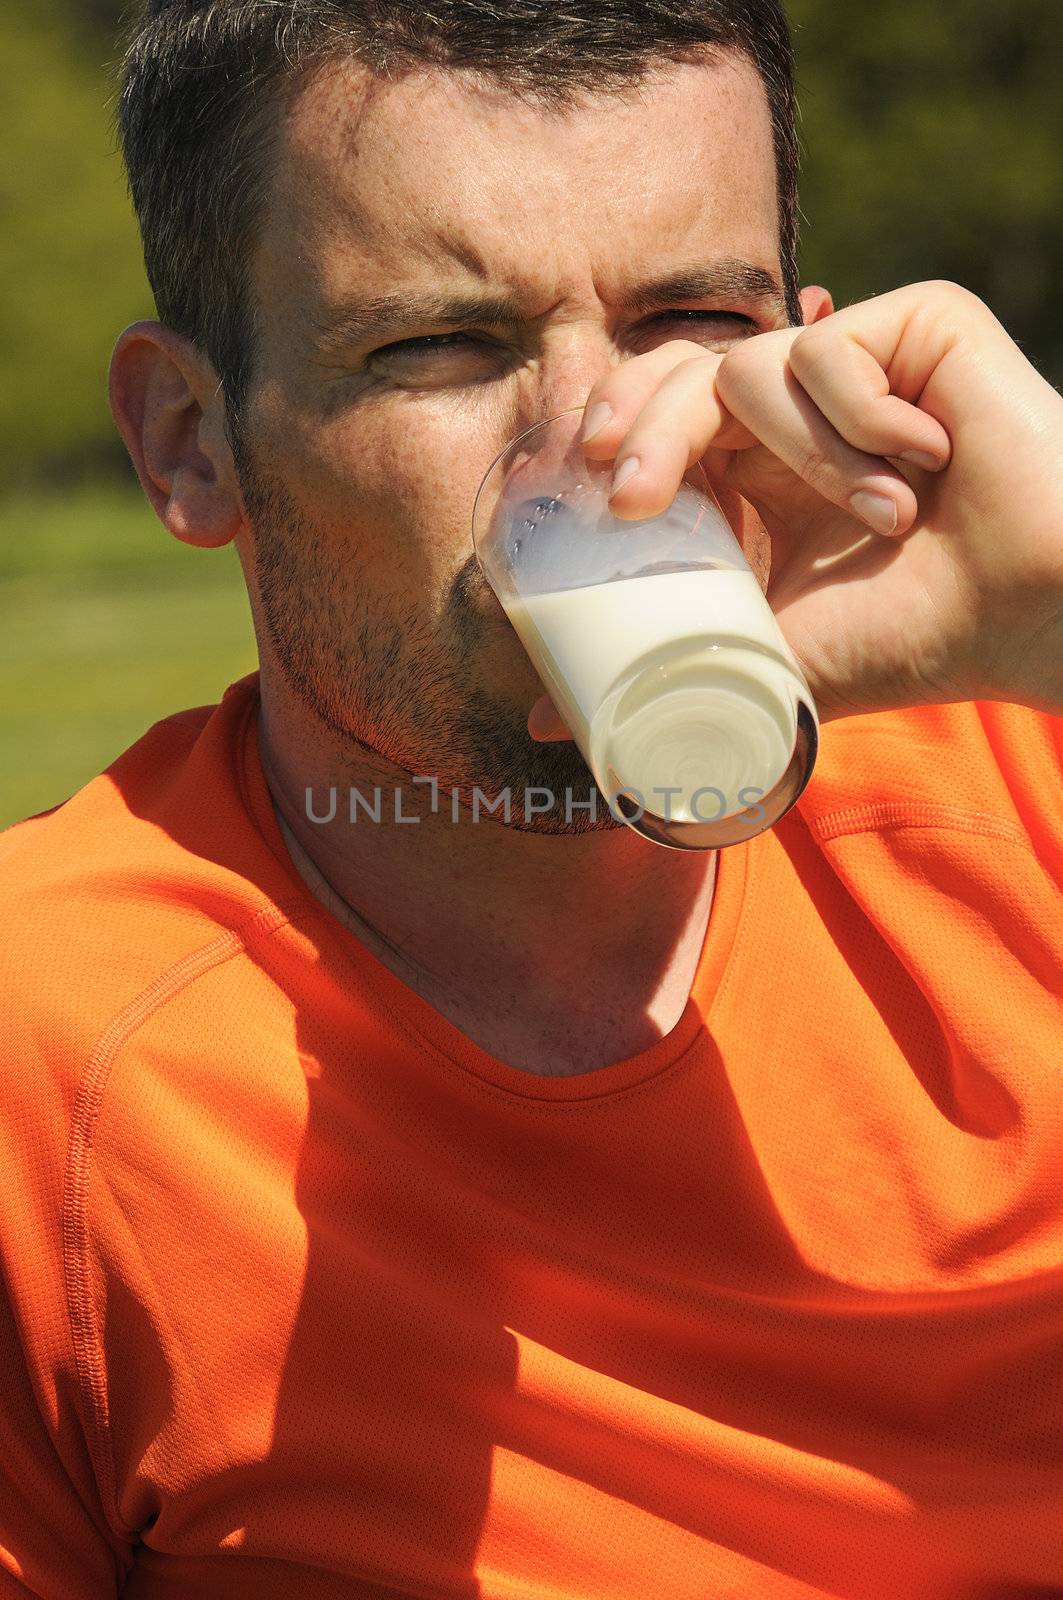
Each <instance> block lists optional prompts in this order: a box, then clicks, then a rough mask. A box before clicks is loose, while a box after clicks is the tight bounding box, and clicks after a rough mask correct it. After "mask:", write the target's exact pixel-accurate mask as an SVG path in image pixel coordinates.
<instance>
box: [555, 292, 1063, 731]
mask: <svg viewBox="0 0 1063 1600" xmlns="http://www.w3.org/2000/svg"><path fill="white" fill-rule="evenodd" d="M601 401H605V402H606V403H607V404H608V405H610V406H611V407H612V409H613V416H612V418H611V419H610V420H609V421H608V422H607V423H606V425H605V426H604V427H603V428H602V429H601V431H600V432H597V433H595V434H594V436H593V437H592V438H591V439H590V440H589V441H588V442H587V444H586V445H585V447H584V448H585V451H586V454H587V456H588V458H589V459H591V460H595V461H607V460H611V459H613V458H614V457H615V458H616V462H617V466H618V467H622V466H623V464H624V462H625V461H627V460H628V459H629V458H630V457H632V456H635V457H637V458H638V461H639V469H638V471H637V472H635V474H634V475H633V476H632V477H631V478H629V479H628V481H627V482H625V483H624V485H623V487H622V488H621V489H619V490H617V491H615V492H614V494H613V496H612V498H611V501H610V504H611V506H612V508H613V510H614V511H615V513H616V515H617V516H618V517H621V518H624V519H636V518H641V517H649V516H654V515H656V514H657V513H659V512H661V511H663V510H664V509H665V508H666V507H667V506H668V505H670V503H671V501H672V499H673V497H674V495H675V492H676V490H677V489H678V487H679V484H680V482H681V480H682V477H683V474H684V472H686V470H687V469H688V468H689V467H690V466H691V465H692V464H693V463H694V462H696V461H700V462H701V463H702V466H703V467H704V469H705V471H706V473H707V475H708V477H709V479H710V481H711V482H712V484H713V487H714V488H715V490H716V491H717V494H718V495H719V496H720V498H721V501H722V503H723V504H724V507H725V510H728V511H729V514H730V506H731V505H733V504H734V503H735V501H736V498H737V497H740V499H738V505H739V506H741V502H742V501H745V502H748V505H749V506H751V507H752V508H753V509H754V510H755V512H756V513H757V515H758V516H759V518H760V520H761V522H762V523H763V526H764V529H765V530H766V532H767V536H768V539H769V540H770V552H771V563H770V575H769V577H768V582H767V596H768V600H769V602H770V604H771V607H772V610H773V611H774V612H775V615H776V617H777V619H778V622H779V626H780V628H781V629H782V632H783V634H784V635H785V637H786V639H787V641H788V643H789V644H790V646H791V647H792V649H793V650H794V651H795V653H796V655H797V657H798V659H799V660H800V662H801V664H802V666H803V668H804V670H805V674H806V676H807V678H808V682H809V687H810V689H811V691H812V694H813V696H814V698H815V701H816V705H817V707H818V709H819V712H820V720H821V721H823V722H827V721H830V720H831V719H833V718H837V717H843V716H852V715H855V714H857V713H861V712H869V711H880V710H891V709H898V708H900V707H902V706H909V705H919V704H924V703H939V704H944V703H949V702H953V701H960V700H974V699H985V700H1012V701H1018V702H1020V703H1023V704H1029V705H1033V706H1035V707H1037V708H1039V709H1043V710H1047V711H1053V712H1057V713H1060V714H1063V398H1061V396H1060V395H1059V394H1057V392H1056V391H1055V390H1054V389H1053V388H1052V387H1051V385H1050V384H1048V383H1047V382H1046V381H1045V379H1044V378H1042V377H1041V376H1040V374H1039V373H1038V372H1037V371H1036V370H1035V368H1034V367H1033V366H1031V364H1030V362H1029V361H1027V359H1026V357H1025V356H1024V355H1023V354H1022V352H1021V351H1020V350H1019V348H1018V346H1017V345H1016V344H1015V343H1014V342H1013V341H1012V340H1011V339H1010V338H1009V336H1008V334H1007V332H1006V331H1005V329H1004V328H1003V327H1002V326H1001V324H1000V323H999V322H998V321H997V319H996V317H995V316H994V315H993V313H992V312H991V311H990V310H989V308H988V307H987V306H986V305H985V304H983V302H982V301H981V300H979V299H978V298H977V297H976V296H975V295H972V294H970V293H969V292H968V291H967V290H965V289H962V288H960V287H958V286H957V285H956V284H951V283H941V282H932V283H920V284H913V285H911V286H909V287H907V288H903V289H897V290H894V291H893V292H892V293H890V294H884V295H880V296H878V297H877V298H875V299H872V300H866V301H863V302H861V303H860V304H858V305H854V306H848V307H846V308H845V309H844V310H842V311H838V312H834V313H833V314H832V315H829V316H826V317H824V318H822V320H820V321H817V322H815V323H813V324H811V325H809V326H807V327H804V328H786V329H783V330H781V331H778V332H770V333H762V334H757V335H755V336H753V337H751V338H749V339H746V340H745V341H743V342H742V343H740V344H738V345H736V346H734V347H733V348H732V349H731V350H729V351H728V352H727V354H726V355H718V354H710V353H707V352H706V351H705V350H704V348H703V347H701V346H698V345H695V344H693V343H691V342H690V341H688V340H685V339H676V340H671V341H669V342H667V343H665V344H663V345H661V346H659V347H658V348H657V349H655V350H653V351H650V352H649V353H647V354H646V355H643V356H637V357H633V358H632V359H630V360H628V361H626V362H624V363H622V364H621V365H620V366H619V367H617V368H614V369H613V370H612V371H610V372H609V373H608V374H607V375H606V376H604V377H603V378H602V379H601V381H600V382H599V383H598V384H596V385H595V387H594V388H593V389H592V390H591V393H590V395H589V396H588V398H587V402H586V406H585V414H589V413H590V412H591V411H592V410H593V408H594V407H595V406H596V405H598V403H599V402H601ZM869 496H871V497H873V498H870V499H869V498H868V497H869ZM748 556H749V551H748V549H747V559H748ZM762 581H763V580H762ZM528 728H529V732H530V733H531V734H532V735H533V736H534V737H536V738H540V739H549V738H565V737H569V736H570V735H569V733H568V729H567V728H566V727H565V725H564V723H563V722H562V721H561V720H560V717H559V716H558V714H557V712H556V710H555V708H554V707H553V705H552V703H551V702H550V700H549V699H548V698H547V697H546V696H543V697H542V699H541V700H539V701H537V702H536V704H535V705H534V706H533V707H532V712H531V715H530V717H529V719H528Z"/></svg>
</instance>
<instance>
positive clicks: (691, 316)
mask: <svg viewBox="0 0 1063 1600" xmlns="http://www.w3.org/2000/svg"><path fill="white" fill-rule="evenodd" d="M706 320H707V321H709V322H741V323H744V324H745V326H746V327H749V328H754V329H755V328H756V323H755V322H754V321H753V318H752V317H746V316H743V315H742V314H741V312H738V311H662V312H660V313H659V314H658V315H657V316H655V317H651V318H650V319H649V323H648V326H650V327H652V326H653V325H654V323H658V322H687V321H706ZM478 342H479V341H478V340H476V339H473V338H472V337H471V336H470V335H469V334H467V333H428V334H424V335H423V336H422V337H421V338H418V339H400V340H399V341H398V343H397V344H386V345H382V346H381V348H380V349H379V350H374V351H373V353H372V356H371V358H370V359H371V360H373V361H379V360H381V359H384V360H390V358H391V357H392V356H396V355H419V354H425V355H431V354H432V353H433V351H436V350H448V349H453V348H454V345H455V344H456V343H458V344H477V343H478Z"/></svg>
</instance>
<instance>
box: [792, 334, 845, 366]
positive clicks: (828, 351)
mask: <svg viewBox="0 0 1063 1600" xmlns="http://www.w3.org/2000/svg"><path fill="white" fill-rule="evenodd" d="M837 341H838V335H837V334H836V333H835V331H834V330H833V329H826V328H803V329H802V330H801V332H800V333H799V334H798V335H797V337H796V339H794V341H793V343H792V344H791V346H790V365H791V366H792V367H794V368H796V369H799V370H800V371H801V372H815V371H817V370H819V369H822V368H823V367H826V366H828V365H829V364H830V363H831V362H832V361H833V359H834V356H835V353H836V351H837V348H838V343H837Z"/></svg>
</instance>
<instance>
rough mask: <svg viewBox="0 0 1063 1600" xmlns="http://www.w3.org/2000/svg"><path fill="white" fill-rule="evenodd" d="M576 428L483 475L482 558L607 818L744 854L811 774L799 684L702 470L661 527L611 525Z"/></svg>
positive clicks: (559, 419) (547, 433) (551, 430)
mask: <svg viewBox="0 0 1063 1600" xmlns="http://www.w3.org/2000/svg"><path fill="white" fill-rule="evenodd" d="M582 417H583V407H582V406H577V407H573V408H572V409H571V410H569V411H563V412H561V413H560V414H559V415H558V416H555V417H551V418H549V419H548V420H547V421H546V422H540V423H537V424H536V426H535V427H534V428H529V429H528V430H527V431H526V432H524V433H522V434H520V435H518V437H517V438H516V439H514V440H512V441H511V443H510V444H509V445H507V447H506V449H505V450H503V451H502V453H501V454H500V455H499V456H498V457H497V458H496V459H495V461H494V462H493V463H492V465H491V467H490V469H489V470H488V472H487V474H486V475H485V477H484V480H483V482H482V483H481V485H480V488H479V491H478V493H477V496H476V501H475V504H474V506H473V548H474V550H475V552H476V557H477V560H478V562H479V564H480V567H481V569H482V571H483V573H484V576H485V577H486V579H487V581H488V583H489V584H490V585H491V587H492V589H493V590H494V592H495V594H496V595H497V596H498V599H499V600H500V602H501V604H502V606H503V607H504V609H505V612H506V615H507V617H508V618H509V621H510V622H511V624H512V625H513V628H514V630H515V631H516V633H517V636H518V638H519V639H520V641H521V643H522V644H523V646H524V648H525V650H526V651H527V653H528V655H529V656H530V658H531V661H532V664H533V666H534V667H535V670H536V672H537V673H538V674H539V677H540V678H541V679H542V682H543V686H544V688H545V690H546V692H547V694H549V696H550V698H551V699H552V700H553V702H554V704H555V705H556V707H557V709H558V711H559V712H560V713H561V715H562V717H563V718H564V720H565V722H566V724H567V725H568V727H569V729H570V730H571V732H572V735H573V737H574V739H575V741H576V744H577V745H578V747H579V749H580V752H581V753H582V755H583V758H584V760H585V761H586V762H587V765H588V766H589V768H590V770H591V773H592V775H593V778H594V781H595V783H596V784H597V786H598V788H599V789H600V790H601V792H602V794H603V795H604V796H605V797H606V799H607V801H608V802H609V804H610V806H611V808H612V810H613V812H614V815H616V816H618V817H620V818H622V819H623V821H625V822H626V823H627V824H628V826H629V827H632V828H634V829H635V831H636V832H638V833H640V834H642V835H643V836H644V837H645V838H647V839H651V840H653V842H654V843H655V844H661V845H665V846H668V847H670V848H672V849H680V850H716V849H720V848H721V847H723V846H726V845H732V844H741V843H744V842H745V841H746V840H747V839H750V838H752V837H753V836H754V835H755V834H758V833H762V832H763V831H764V830H765V829H767V828H771V827H773V826H774V825H775V823H777V822H778V821H779V819H780V818H781V817H783V816H785V814H786V812H787V811H789V810H790V808H791V806H792V805H793V804H794V802H795V801H796V800H797V798H798V797H799V795H800V794H801V792H802V790H803V789H804V788H805V785H806V784H807V783H808V780H809V778H810V777H811V775H812V769H813V766H814V765H815V760H816V751H817V749H818V743H819V718H818V715H817V712H816V707H815V704H814V702H813V699H812V695H811V693H810V691H809V688H808V684H807V682H806V680H805V676H804V673H803V672H802V670H801V666H800V663H799V662H798V660H797V657H796V656H795V655H794V653H793V651H792V650H791V649H790V646H789V645H788V644H787V642H786V640H785V638H784V637H783V634H782V632H781V630H780V628H779V625H778V623H777V622H776V620H775V617H774V614H773V613H772V610H771V607H770V606H769V605H768V602H767V600H766V599H765V596H764V593H763V590H762V589H761V587H760V584H759V583H758V581H757V578H756V576H755V574H754V573H753V571H752V569H751V568H750V566H749V564H748V562H747V561H746V559H745V557H744V555H743V554H742V548H741V546H740V545H739V543H738V540H737V539H736V538H735V536H734V533H733V531H732V529H731V527H730V524H729V523H728V521H727V519H726V517H725V516H724V514H723V511H722V510H721V508H720V504H719V502H718V500H717V499H716V496H715V495H714V494H713V492H712V488H711V486H710V484H709V481H708V479H707V478H706V476H705V473H704V471H703V469H702V468H701V466H700V465H698V464H696V463H695V465H694V466H692V467H691V468H690V469H689V470H688V471H687V472H686V474H685V475H684V478H683V482H682V483H681V484H680V486H679V490H678V492H677V493H676V496H675V498H674V500H673V501H672V504H671V506H670V507H669V508H668V510H667V511H665V512H663V513H662V514H661V515H660V516H655V517H646V518H643V519H640V520H639V521H622V520H620V519H619V518H617V517H615V516H614V515H613V513H612V512H611V510H610V509H609V504H608V498H609V490H610V487H611V484H612V476H613V463H612V462H611V461H610V462H605V463H599V462H592V461H588V460H587V457H586V456H585V454H584V452H583V447H582V445H581V444H580V443H579V437H578V435H579V427H580V424H581V421H582ZM529 709H530V708H529Z"/></svg>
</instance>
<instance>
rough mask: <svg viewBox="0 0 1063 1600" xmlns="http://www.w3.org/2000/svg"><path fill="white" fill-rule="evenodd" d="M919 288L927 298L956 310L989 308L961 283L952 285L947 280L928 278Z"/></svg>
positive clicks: (985, 309) (950, 281)
mask: <svg viewBox="0 0 1063 1600" xmlns="http://www.w3.org/2000/svg"><path fill="white" fill-rule="evenodd" d="M919 288H920V289H921V290H922V291H923V292H924V293H925V294H926V295H927V296H928V297H931V296H932V297H933V298H934V299H935V300H936V301H939V302H940V303H942V304H944V305H949V306H952V307H954V308H956V309H957V310H960V309H964V308H966V309H967V310H970V311H975V310H979V309H981V310H983V311H987V310H988V309H989V308H988V306H987V305H986V303H985V301H984V300H982V299H980V298H979V296H978V295H976V294H975V293H974V291H973V290H971V289H967V288H965V287H964V285H963V284H962V283H953V282H952V280H951V279H949V278H930V279H928V280H927V282H926V283H921V284H920V285H919Z"/></svg>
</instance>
